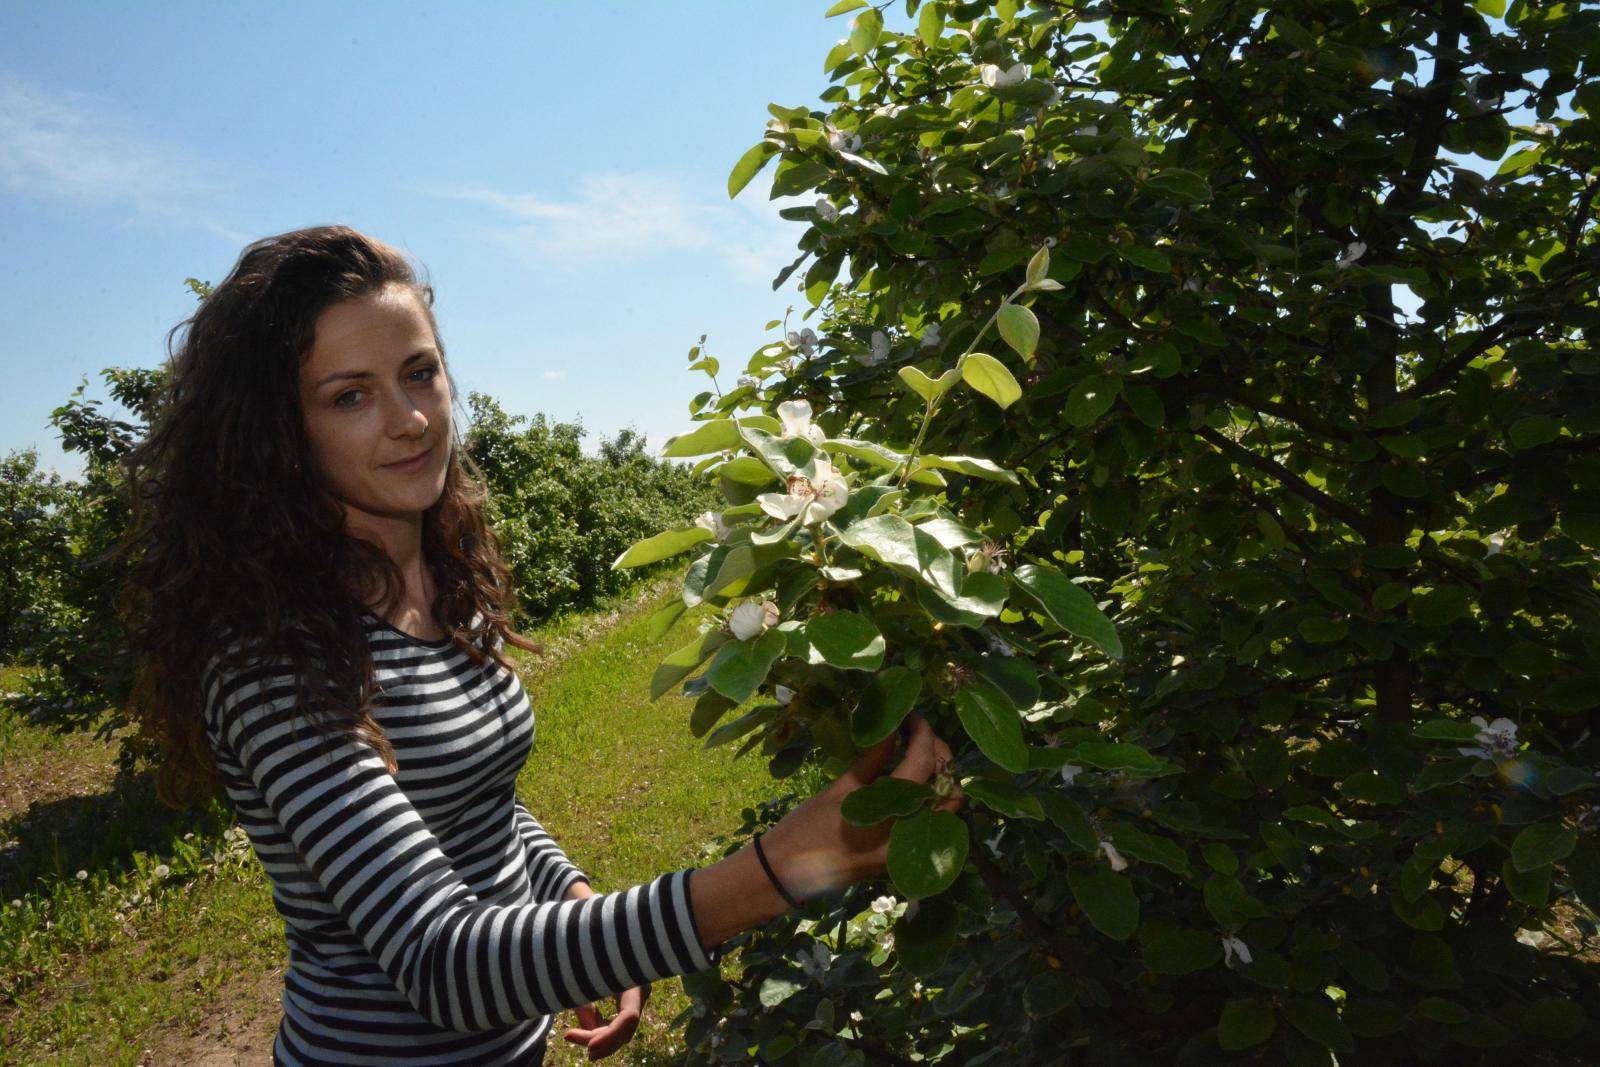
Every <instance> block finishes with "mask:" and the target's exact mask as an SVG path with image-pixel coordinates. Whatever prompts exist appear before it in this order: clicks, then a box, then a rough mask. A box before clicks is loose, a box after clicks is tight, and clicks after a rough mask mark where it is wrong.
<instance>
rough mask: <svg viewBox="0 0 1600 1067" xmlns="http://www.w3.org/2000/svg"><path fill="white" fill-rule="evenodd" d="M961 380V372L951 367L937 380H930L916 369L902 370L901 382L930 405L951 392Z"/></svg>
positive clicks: (904, 368)
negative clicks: (952, 387)
mask: <svg viewBox="0 0 1600 1067" xmlns="http://www.w3.org/2000/svg"><path fill="white" fill-rule="evenodd" d="M960 378H961V371H960V370H959V369H958V368H956V367H951V368H950V369H949V370H947V371H945V372H944V373H943V374H941V375H939V377H937V378H930V377H928V376H927V375H926V374H924V373H922V372H921V371H919V370H918V369H917V368H915V367H901V368H900V380H901V381H903V382H905V383H906V385H908V386H910V387H911V391H912V392H914V393H916V394H917V395H918V396H920V397H921V398H922V399H923V400H926V401H927V402H928V403H930V404H931V403H933V402H934V401H935V400H938V399H939V398H940V397H941V396H943V395H944V394H945V393H947V392H949V391H950V387H951V386H953V385H955V384H956V382H957V381H958V380H960Z"/></svg>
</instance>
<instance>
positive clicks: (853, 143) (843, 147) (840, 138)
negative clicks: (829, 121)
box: [824, 125, 861, 152]
mask: <svg viewBox="0 0 1600 1067" xmlns="http://www.w3.org/2000/svg"><path fill="white" fill-rule="evenodd" d="M824 128H825V129H826V130H827V133H828V147H829V148H831V149H833V150H834V151H835V152H856V151H859V150H860V148H861V138H860V137H858V136H856V135H855V134H853V133H851V132H850V131H849V130H841V129H839V128H838V127H837V126H833V125H828V126H826V127H824Z"/></svg>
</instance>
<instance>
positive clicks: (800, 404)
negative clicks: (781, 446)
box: [778, 330, 828, 448]
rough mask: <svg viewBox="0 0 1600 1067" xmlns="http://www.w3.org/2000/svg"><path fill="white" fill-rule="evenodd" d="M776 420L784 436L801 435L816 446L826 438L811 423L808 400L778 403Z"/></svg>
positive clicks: (817, 427) (819, 445) (826, 436)
mask: <svg viewBox="0 0 1600 1067" xmlns="http://www.w3.org/2000/svg"><path fill="white" fill-rule="evenodd" d="M806 332H807V333H810V332H811V331H810V330H807V331H806ZM778 421H779V422H781V423H783V436H785V437H803V438H805V439H806V440H807V441H810V442H811V443H812V444H814V445H816V446H817V447H818V448H820V447H822V442H824V441H826V440H827V439H828V435H827V434H826V433H824V432H823V430H822V427H821V426H817V425H815V424H813V423H812V421H811V402H810V401H808V400H785V401H784V402H783V403H781V404H779V405H778Z"/></svg>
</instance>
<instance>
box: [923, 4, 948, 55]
mask: <svg viewBox="0 0 1600 1067" xmlns="http://www.w3.org/2000/svg"><path fill="white" fill-rule="evenodd" d="M943 35H944V4H942V3H928V4H923V5H922V11H921V12H920V13H919V14H918V15H917V36H918V37H921V38H922V43H923V44H925V45H927V46H928V47H929V48H932V47H933V46H934V45H936V44H938V43H939V38H940V37H942V36H943Z"/></svg>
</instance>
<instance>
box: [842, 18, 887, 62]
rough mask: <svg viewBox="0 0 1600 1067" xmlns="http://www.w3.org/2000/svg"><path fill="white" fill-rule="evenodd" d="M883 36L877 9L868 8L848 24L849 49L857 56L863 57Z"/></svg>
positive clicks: (881, 20)
mask: <svg viewBox="0 0 1600 1067" xmlns="http://www.w3.org/2000/svg"><path fill="white" fill-rule="evenodd" d="M881 36H883V15H882V13H880V12H879V11H878V10H877V8H868V9H867V10H865V11H863V12H862V13H861V14H859V15H857V16H856V17H855V20H854V21H852V22H851V23H850V47H851V48H854V49H855V50H856V54H857V55H859V56H865V55H866V54H867V53H868V52H870V51H872V50H873V49H874V48H876V47H877V45H878V38H879V37H881Z"/></svg>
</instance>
